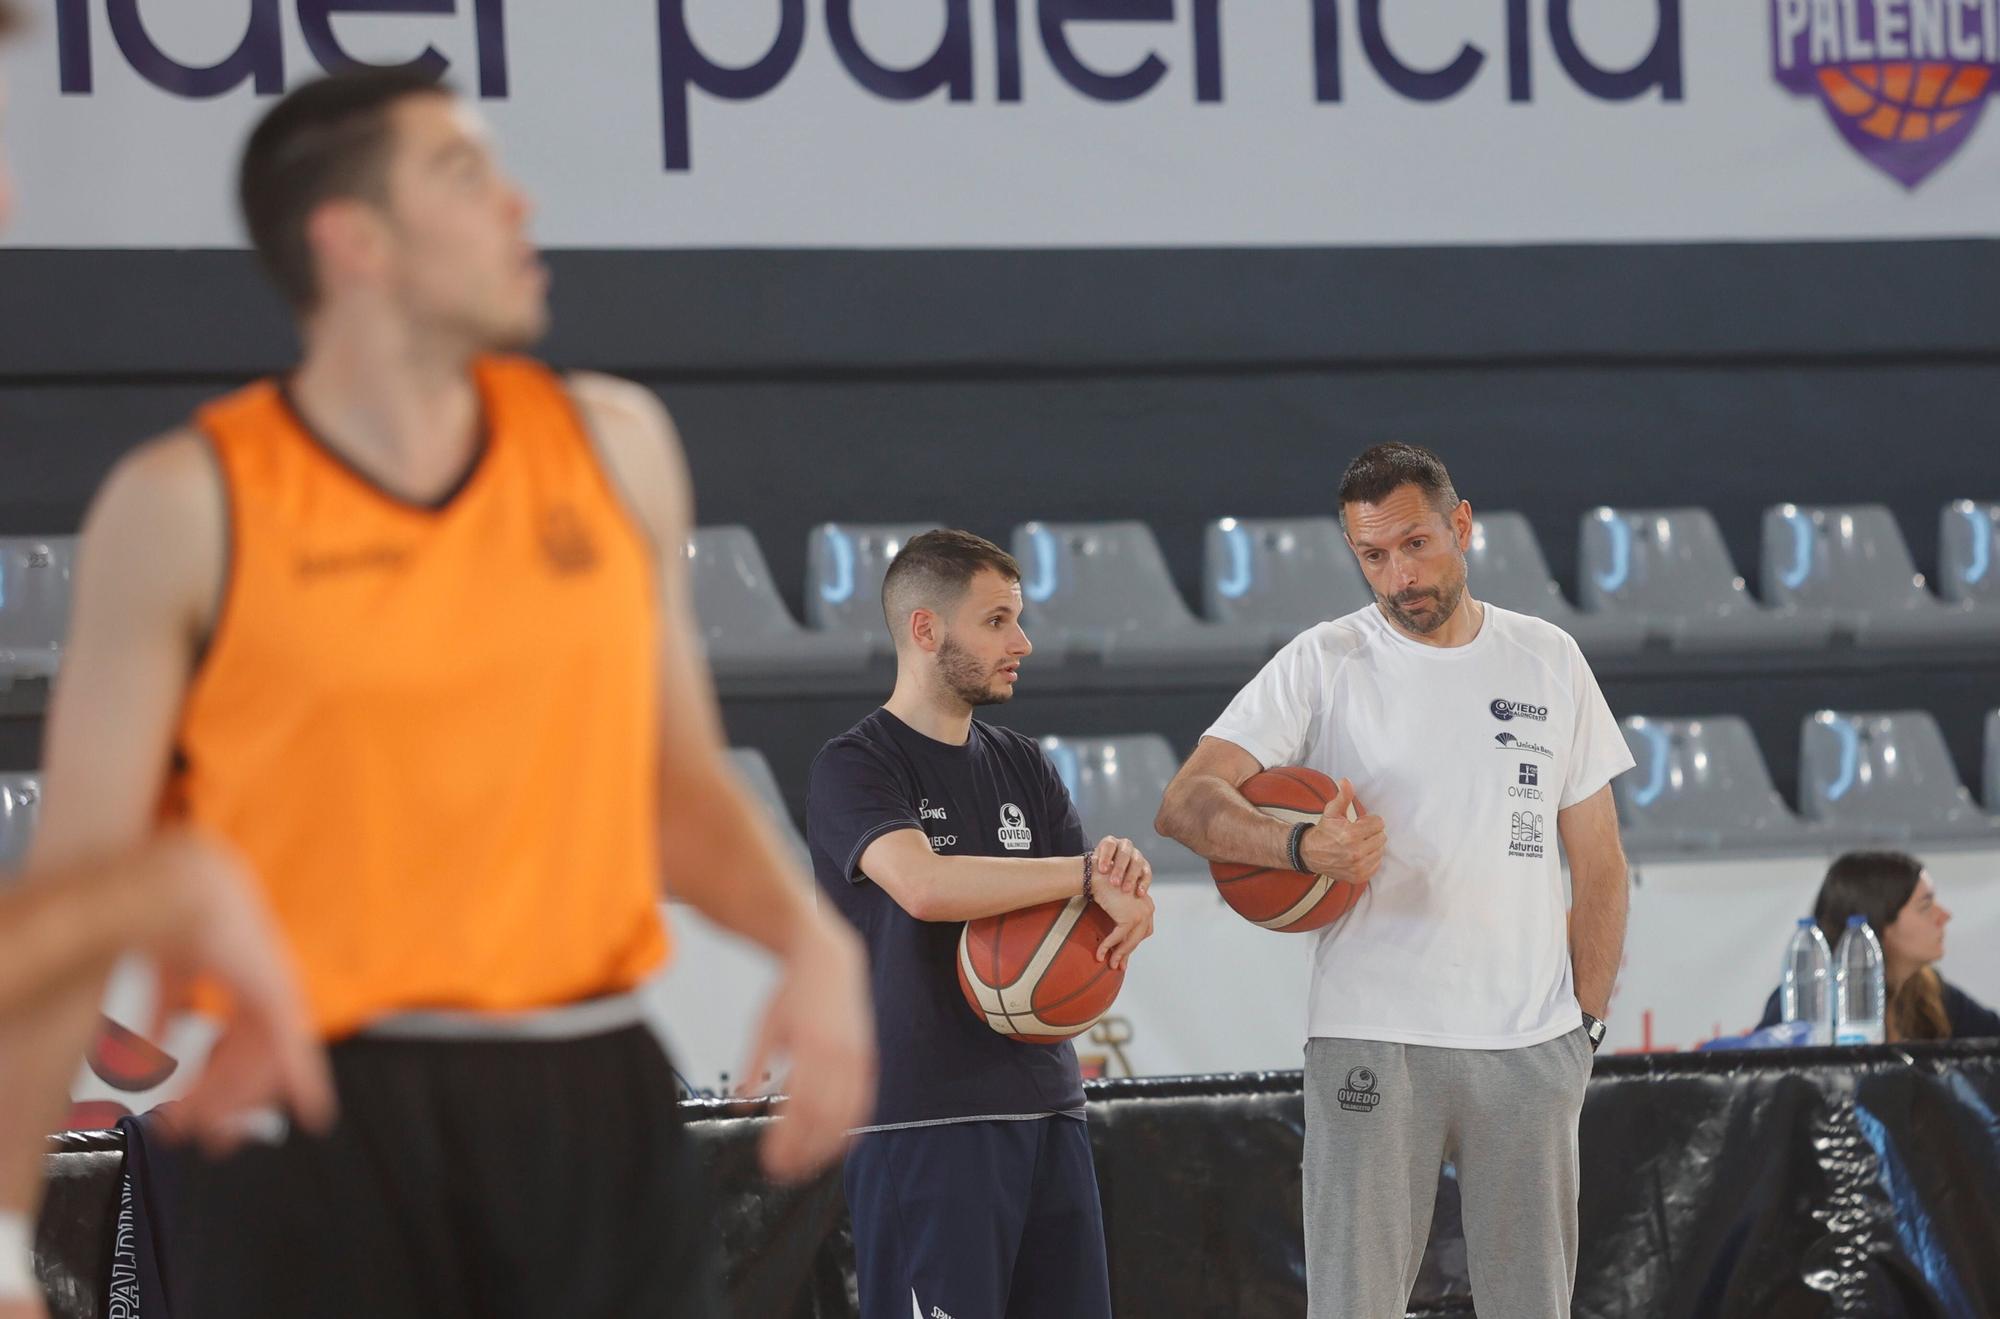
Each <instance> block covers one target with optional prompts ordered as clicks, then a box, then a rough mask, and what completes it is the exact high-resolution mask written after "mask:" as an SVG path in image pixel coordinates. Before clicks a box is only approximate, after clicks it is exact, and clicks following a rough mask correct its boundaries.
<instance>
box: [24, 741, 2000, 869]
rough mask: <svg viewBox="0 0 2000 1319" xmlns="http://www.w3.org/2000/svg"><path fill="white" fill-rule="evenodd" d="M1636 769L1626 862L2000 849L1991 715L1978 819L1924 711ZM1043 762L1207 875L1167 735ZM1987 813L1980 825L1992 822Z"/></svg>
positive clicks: (1060, 754) (1163, 861)
mask: <svg viewBox="0 0 2000 1319" xmlns="http://www.w3.org/2000/svg"><path fill="white" fill-rule="evenodd" d="M1620 726H1621V728H1622V729H1623V730H1624V734H1625V741H1626V745H1627V746H1629V747H1630V748H1631V750H1632V756H1633V759H1634V760H1636V761H1637V762H1638V767H1637V768H1636V769H1635V770H1633V771H1632V772H1631V773H1629V774H1625V775H1621V776H1620V777H1619V778H1618V779H1617V780H1616V782H1615V784H1614V786H1613V796H1614V797H1615V798H1616V800H1617V803H1618V814H1619V818H1620V820H1621V821H1622V823H1623V826H1624V831H1625V838H1626V843H1627V845H1628V846H1629V847H1631V848H1632V850H1633V851H1635V852H1660V851H1709V850H1715V849H1729V850H1740V849H1747V848H1758V849H1774V850H1775V849H1786V848H1801V847H1816V846H1838V845H1845V844H1850V843H1864V842H1866V843H1903V842H1912V841H1925V842H1940V841H1944V842H1949V841H1968V842H1977V841H1991V842H1994V843H1996V844H2000V710H1994V711H1992V712H1991V713H1990V714H1988V715H1987V718H1986V764H1985V791H1986V809H1985V810H1981V809H1980V806H1979V803H1978V802H1976V801H1975V800H1974V799H1973V796H1972V794H1971V792H1970V791H1969V790H1967V788H1966V787H1965V785H1964V784H1962V783H1961V782H1960V781H1959V778H1958V772H1957V770H1956V769H1954V768H1953V766H1952V763H1951V755H1950V752H1949V751H1948V750H1947V749H1946V747H1945V742H1944V735H1943V733H1942V732H1941V731H1940V730H1939V728H1938V726H1937V721H1936V720H1934V719H1933V718H1931V716H1930V715H1929V714H1928V713H1926V712H1924V711H1922V710H1902V711H1895V712H1889V713H1843V712H1837V711H1833V710H1822V711H1820V712H1819V713H1817V714H1815V715H1813V716H1811V717H1810V718H1808V719H1807V720H1806V721H1805V722H1804V724H1803V725H1802V726H1801V728H1800V733H1799V779H1800V781H1799V788H1800V791H1799V804H1800V807H1801V809H1802V811H1803V812H1804V814H1803V815H1795V814H1793V812H1792V811H1791V809H1790V808H1789V807H1787V806H1786V805H1785V803H1784V800H1783V798H1781V797H1780V796H1779V795H1778V790H1777V788H1776V787H1775V786H1774V785H1773V784H1772V781H1771V773H1770V770H1769V769H1768V768H1766V766H1765V764H1764V757H1763V754H1762V753H1761V752H1760V751H1758V749H1757V742H1756V739H1755V738H1754V737H1753V736H1752V735H1751V732H1750V726H1749V725H1748V724H1747V723H1745V722H1744V721H1743V720H1742V719H1741V718H1739V717H1737V716H1735V715H1714V716H1708V717H1704V718H1696V719H1656V718H1649V717H1646V716H1643V715H1640V716H1634V717H1632V718H1629V719H1626V720H1624V721H1623V722H1622V723H1621V725H1620ZM1042 749H1043V750H1044V751H1045V752H1047V753H1048V756H1049V759H1050V760H1051V761H1052V762H1053V763H1054V764H1055V767H1056V770H1057V772H1058V773H1059V774H1061V775H1062V779H1063V782H1064V783H1065V784H1066V785H1067V786H1068V787H1069V790H1070V795H1071V796H1072V797H1073V798H1074V799H1075V801H1076V804H1077V810H1078V811H1079V812H1080V813H1081V814H1082V816H1083V820H1084V826H1085V829H1086V831H1087V832H1088V833H1089V834H1090V835H1091V836H1092V837H1094V838H1097V837H1103V836H1105V835H1107V834H1115V835H1118V836H1119V837H1123V838H1131V839H1133V840H1134V841H1136V842H1137V843H1138V844H1139V847H1140V850H1141V851H1143V852H1144V853H1145V854H1146V855H1147V856H1148V857H1149V858H1151V859H1152V861H1153V865H1154V869H1155V870H1156V871H1157V872H1158V873H1160V874H1162V875H1165V874H1200V873H1204V872H1205V870H1206V866H1205V865H1204V864H1203V863H1202V861H1201V860H1200V859H1199V858H1198V857H1196V856H1195V855H1194V854H1193V853H1191V852H1189V851H1188V850H1187V849H1185V848H1183V847H1182V846H1181V845H1180V844H1178V843H1175V842H1173V841H1171V840H1170V839H1166V838H1163V837H1161V836H1160V835H1158V834H1156V833H1154V832H1153V816H1154V814H1155V812H1157V811H1158V809H1159V805H1160V797H1161V795H1162V794H1163V793H1164V792H1165V791H1166V788H1167V783H1168V781H1169V780H1171V779H1172V778H1173V776H1174V773H1175V771H1176V770H1178V769H1179V767H1180V759H1179V757H1178V756H1176V755H1175V753H1174V749H1173V747H1172V746H1171V745H1169V744H1168V742H1167V740H1166V739H1165V738H1164V737H1160V736H1157V735H1155V734H1150V733H1144V734H1136V735H1131V736H1123V737H1045V738H1043V739H1042ZM730 759H731V762H732V763H733V764H734V766H735V768H736V771H737V773H738V774H740V775H741V776H742V778H743V780H744V782H745V783H746V784H747V785H748V786H749V787H750V789H751V791H752V792H753V794H754V795H755V796H756V797H757V798H758V799H759V800H760V801H761V802H762V803H763V804H764V807H765V809H766V810H767V811H768V812H769V814H770V819H771V822H772V824H773V825H774V826H775V827H776V828H777V829H778V830H779V832H780V833H781V835H782V836H783V837H784V839H785V842H786V846H787V847H788V848H790V849H791V851H792V853H793V854H794V855H795V856H796V857H797V858H798V859H799V861H800V862H801V864H804V863H805V861H806V844H805V839H804V838H803V836H802V835H801V834H800V833H799V830H798V826H797V825H796V823H795V822H794V821H793V819H792V815H791V812H790V810H789V809H788V807H787V805H786V803H785V798H784V794H783V792H781V791H780V790H779V787H778V781H777V777H776V776H775V775H774V774H773V773H772V772H771V766H770V763H769V762H768V761H766V760H765V759H764V756H763V755H762V753H760V752H758V751H755V750H751V749H748V748H738V749H736V750H734V751H732V752H730ZM40 800H41V788H40V784H39V782H38V781H37V779H36V778H35V776H34V775H32V774H0V869H4V868H6V867H8V866H10V865H12V864H13V863H15V862H16V861H18V859H19V858H20V857H21V856H22V855H23V854H24V853H25V852H26V850H27V845H28V841H29V839H30V837H31V836H32V834H33V829H34V821H35V815H36V810H37V807H38V804H39V802H40ZM1989 812H1990V813H1989Z"/></svg>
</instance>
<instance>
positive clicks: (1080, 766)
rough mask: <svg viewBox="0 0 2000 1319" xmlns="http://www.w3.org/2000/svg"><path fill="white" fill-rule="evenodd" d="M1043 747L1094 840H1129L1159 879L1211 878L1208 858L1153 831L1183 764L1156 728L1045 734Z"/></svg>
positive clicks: (1090, 836)
mask: <svg viewBox="0 0 2000 1319" xmlns="http://www.w3.org/2000/svg"><path fill="white" fill-rule="evenodd" d="M1042 750H1043V751H1044V752H1045V753H1047V755H1048V758H1049V760H1050V762H1051V763H1053V764H1054V765H1055V767H1056V772H1057V773H1059V774H1061V775H1062V780H1063V784H1064V786H1066V787H1067V788H1068V789H1069V795H1070V799H1071V800H1073V801H1074V802H1075V803H1076V810H1077V814H1078V815H1080V816H1082V817H1083V831H1084V833H1085V835H1087V836H1088V837H1089V839H1090V841H1091V842H1092V843H1095V842H1096V841H1097V840H1098V839H1100V838H1104V837H1106V836H1108V835H1115V836H1116V837H1119V838H1129V839H1131V840H1132V841H1133V842H1134V843H1135V844H1137V845H1138V848H1139V851H1140V852H1142V853H1143V854H1144V855H1145V857H1146V859H1147V860H1148V861H1150V862H1152V864H1153V875H1154V877H1155V878H1156V879H1161V880H1164V879H1167V878H1169V877H1171V878H1175V879H1189V878H1193V879H1201V880H1206V879H1207V878H1208V863H1207V862H1206V861H1203V860H1202V859H1201V858H1200V857H1198V856H1196V855H1195V854H1194V853H1193V852H1190V851H1188V850H1187V849H1186V848H1185V847H1182V846H1181V845H1180V844H1179V843H1176V842H1174V841H1173V840H1172V839H1170V838H1163V837H1161V836H1160V835H1159V834H1156V833H1154V832H1153V817H1154V816H1155V815H1157V814H1159V810H1160V798H1162V797H1164V796H1165V795H1166V792H1167V784H1168V782H1169V781H1170V780H1172V778H1173V777H1174V775H1175V773H1177V772H1178V771H1179V770H1180V767H1181V765H1180V759H1179V758H1178V757H1177V756H1175V755H1174V749H1173V748H1172V747H1171V746H1169V745H1168V744H1167V739H1165V738H1164V737H1160V736H1158V735H1156V734H1152V733H1142V734H1138V735H1135V736H1129V737H1045V738H1043V739H1042Z"/></svg>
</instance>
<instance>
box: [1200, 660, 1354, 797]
mask: <svg viewBox="0 0 2000 1319" xmlns="http://www.w3.org/2000/svg"><path fill="white" fill-rule="evenodd" d="M1310 635H1311V634H1310V633H1308V634H1306V636H1301V637H1299V638H1297V639H1295V640H1294V641H1292V642H1291V643H1290V644H1289V645H1287V646H1286V647H1285V648H1284V649H1283V650H1280V651H1279V652H1278V653H1277V654H1275V655H1273V656H1272V657H1271V659H1270V662H1269V663H1267V664H1265V665H1264V667H1263V668H1262V669H1261V670H1259V672H1258V674H1257V676H1256V677H1254V678H1252V679H1251V680H1250V682H1249V685H1248V686H1246V687H1244V688H1243V690H1242V691H1240V692H1238V693H1236V699H1234V700H1232V701H1231V702H1230V703H1229V707H1228V708H1227V709H1225V710H1224V711H1223V712H1222V717H1221V718H1219V719H1217V720H1216V721H1215V722H1214V723H1213V724H1211V725H1210V726H1209V729H1208V731H1207V732H1206V733H1204V734H1203V735H1202V736H1204V737H1219V738H1221V739H1222V740H1224V741H1226V742H1234V743H1235V744H1236V745H1237V746H1240V747H1242V748H1243V749H1244V750H1245V751H1248V752H1249V753H1250V754H1251V755H1252V756H1254V757H1256V759H1257V763H1258V764H1259V765H1262V766H1263V767H1264V768H1265V769H1272V768H1275V767H1276V766H1279V765H1296V764H1298V763H1299V762H1300V761H1302V760H1304V759H1305V752H1306V745H1307V742H1308V741H1309V740H1310V738H1311V737H1312V727H1313V718H1314V716H1315V715H1316V714H1318V712H1319V701H1320V689H1321V687H1322V686H1323V685H1324V684H1323V683H1322V682H1321V681H1320V669H1319V664H1318V662H1317V661H1318V651H1317V650H1315V649H1314V648H1313V646H1312V644H1311V643H1310V642H1309V641H1308V640H1307V636H1310Z"/></svg>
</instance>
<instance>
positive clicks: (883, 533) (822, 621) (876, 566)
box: [806, 522, 936, 658]
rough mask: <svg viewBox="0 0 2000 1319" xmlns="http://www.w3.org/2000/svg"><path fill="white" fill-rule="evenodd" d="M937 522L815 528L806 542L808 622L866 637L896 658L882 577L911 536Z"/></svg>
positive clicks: (818, 627) (819, 628)
mask: <svg viewBox="0 0 2000 1319" xmlns="http://www.w3.org/2000/svg"><path fill="white" fill-rule="evenodd" d="M935 525H936V524H934V523H930V522H898V523H890V524H877V525H872V526H862V525H859V524H855V523H845V522H823V523H821V524H820V525H819V526H817V527H814V528H813V530H812V535H811V536H810V537H809V538H808V539H807V541H806V622H807V623H808V624H810V625H811V626H812V627H813V628H814V629H815V630H816V631H820V632H828V633H852V634H854V635H856V636H860V637H864V638H866V639H867V643H868V649H869V651H870V653H871V654H874V655H877V656H886V657H889V658H894V656H895V654H896V643H895V639H894V638H893V637H891V636H890V635H889V630H888V628H887V626H886V625H885V624H884V622H883V619H882V577H883V575H884V574H885V573H887V572H888V571H889V561H890V560H891V559H893V558H895V557H896V552H897V551H898V550H900V549H902V548H903V546H904V545H905V544H907V543H908V542H909V539H910V537H912V536H916V535H920V534H922V533H923V532H926V531H929V530H931V528H932V527H933V526H935Z"/></svg>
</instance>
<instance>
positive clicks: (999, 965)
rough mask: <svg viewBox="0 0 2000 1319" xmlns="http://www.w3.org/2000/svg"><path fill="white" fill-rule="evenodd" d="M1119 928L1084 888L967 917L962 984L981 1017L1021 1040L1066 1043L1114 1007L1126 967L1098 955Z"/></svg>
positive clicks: (961, 955) (962, 944)
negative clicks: (1085, 896)
mask: <svg viewBox="0 0 2000 1319" xmlns="http://www.w3.org/2000/svg"><path fill="white" fill-rule="evenodd" d="M1116 928H1117V925H1116V924H1115V923H1114V922H1113V921H1112V919H1111V917H1110V916H1109V915H1108V914H1107V913H1106V912H1105V910H1104V908H1102V907H1100V906H1098V905H1097V904H1096V903H1095V902H1086V901H1085V900H1084V899H1083V897H1082V895H1078V896H1077V897H1074V898H1071V899H1070V900H1069V901H1067V902H1045V903H1042V904H1041V905H1040V906H1036V907H1024V908H1022V909H1021V910H1020V911H1010V912H1006V913H1003V914H1002V915H999V916H983V917H981V918H980V919H978V920H976V921H967V922H966V923H965V932H964V933H963V934H961V935H960V936H959V939H958V987H959V989H960V990H962V991H963V992H964V994H965V1001H966V1003H967V1004H969V1005H970V1006H971V1008H972V1010H973V1011H974V1012H976V1013H978V1014H979V1019H980V1020H981V1021H984V1022H985V1023H986V1024H987V1025H988V1026H991V1027H992V1028H993V1029H994V1030H996V1031H998V1032H999V1033H1000V1034H1002V1035H1005V1036H1007V1037H1008V1038H1009V1039H1015V1040H1019V1041H1020V1042H1021V1043H1023V1044H1061V1043H1062V1042H1063V1041H1064V1040H1067V1039H1070V1038H1072V1037H1074V1036H1077V1035H1081V1034H1083V1032H1085V1031H1087V1030H1089V1029H1090V1028H1091V1027H1092V1026H1095V1025H1096V1024H1097V1019H1098V1018H1099V1017H1102V1016H1103V1015H1104V1014H1105V1013H1106V1012H1109V1011H1110V1010H1111V1004H1112V1001H1113V1000H1115V999H1116V998H1117V997H1118V990H1119V988H1120V987H1121V986H1123V985H1124V983H1125V972H1124V971H1123V970H1122V969H1120V970H1115V971H1114V970H1113V969H1112V968H1111V965H1110V964H1109V963H1108V962H1100V961H1098V960H1097V946H1098V945H1099V944H1101V943H1103V942H1104V940H1105V939H1106V938H1108V937H1109V936H1110V934H1111V932H1112V931H1113V930H1114V929H1116Z"/></svg>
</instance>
